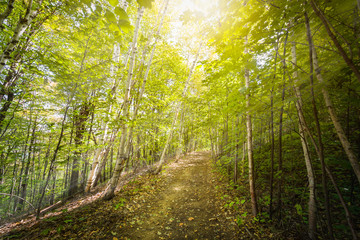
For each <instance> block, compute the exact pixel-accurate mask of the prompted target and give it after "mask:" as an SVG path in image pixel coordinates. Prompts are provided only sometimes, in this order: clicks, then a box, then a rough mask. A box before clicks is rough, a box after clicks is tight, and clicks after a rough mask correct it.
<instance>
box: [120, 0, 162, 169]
mask: <svg viewBox="0 0 360 240" xmlns="http://www.w3.org/2000/svg"><path fill="white" fill-rule="evenodd" d="M168 4H169V0H166V2H165V8H164V11H163V13H162V18H161V21H160V24H159V27H158V30H157V32H156V36H159V35H160V31H161V28H162V25H163V22H164V18H165V15H166V11H167V7H168ZM158 39H159V38H158V37H156V38H155V42H154V45H153V48H152V51H151V55H150V59H149V61H148V63H147V68H146V72H145V76H144V79H143V83H142V86H141V89H140V93H139V96H138V99H137V103H136V105H135V107H134V112H133V114H132V121H136V118H137V114H138V111H139V108H140V103H141V99H142V97H143V95H144V92H145V86H146V82H147V79H148V76H149V72H150V68H151V63H152V61H153V58H154V53H155V49H156V44H157V41H158ZM146 48H147V47H146ZM145 54H146V52H144V53H143V55H145ZM133 130H134V126H133V125H131V126H130V128H129V137H128V140H127V144H126V145H127V146H128V147H127V149H126V156H127V157H126V158H127V164H128V161H129V154H130V148H131V140H132V135H133Z"/></svg>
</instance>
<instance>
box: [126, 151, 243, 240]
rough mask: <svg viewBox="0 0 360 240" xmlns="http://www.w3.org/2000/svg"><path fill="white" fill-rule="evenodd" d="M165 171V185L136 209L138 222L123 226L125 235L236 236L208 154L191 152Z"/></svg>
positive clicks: (138, 236) (151, 237) (182, 237)
mask: <svg viewBox="0 0 360 240" xmlns="http://www.w3.org/2000/svg"><path fill="white" fill-rule="evenodd" d="M164 174H165V175H166V183H165V188H164V189H163V190H162V191H161V192H160V193H159V195H158V196H157V197H155V198H154V199H153V200H152V201H151V202H149V203H148V204H144V205H143V206H142V207H141V208H140V209H139V210H138V211H137V213H141V215H137V216H138V219H139V220H138V221H137V222H138V223H140V224H136V226H133V227H132V229H126V231H125V232H124V236H125V237H128V238H130V239H145V240H147V239H149V240H150V239H186V238H188V239H236V226H235V222H234V220H233V218H232V217H230V216H224V214H225V213H224V212H223V211H221V209H220V207H221V206H219V204H220V203H219V202H218V200H217V199H218V197H217V196H216V189H215V186H214V184H213V182H214V181H215V180H214V179H213V176H212V173H211V167H210V156H209V155H208V154H207V153H205V152H201V153H194V154H192V155H189V156H188V157H186V158H183V159H182V160H180V161H179V162H177V163H172V164H170V165H168V167H167V169H166V171H165V173H164ZM135 215H136V214H135Z"/></svg>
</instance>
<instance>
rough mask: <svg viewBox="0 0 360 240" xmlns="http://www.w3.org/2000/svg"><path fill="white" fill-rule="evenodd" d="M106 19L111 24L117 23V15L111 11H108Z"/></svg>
mask: <svg viewBox="0 0 360 240" xmlns="http://www.w3.org/2000/svg"><path fill="white" fill-rule="evenodd" d="M105 18H106V19H107V20H108V21H109V22H116V17H115V15H114V14H113V13H112V12H110V11H109V10H106V13H105Z"/></svg>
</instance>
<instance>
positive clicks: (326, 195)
mask: <svg viewBox="0 0 360 240" xmlns="http://www.w3.org/2000/svg"><path fill="white" fill-rule="evenodd" d="M304 16H305V24H306V25H307V29H309V30H310V23H309V18H308V15H307V12H305V14H304ZM309 34H311V32H310V31H307V39H308V42H312V40H311V35H309ZM293 49H294V50H293V51H294V52H295V51H296V46H295V43H293ZM312 51H313V49H312V48H311V46H310V47H309V55H310V84H311V96H312V99H311V101H312V106H313V114H314V119H315V123H316V132H317V136H318V149H319V151H318V157H319V159H320V163H321V172H322V175H321V182H322V188H323V192H324V198H325V213H326V225H327V228H328V233H329V235H328V236H329V238H330V239H334V233H333V228H332V223H331V222H332V221H331V214H330V199H329V193H328V187H327V180H326V170H325V167H326V166H325V157H324V146H323V143H322V137H321V135H322V134H321V127H320V120H319V116H318V110H317V107H316V101H315V93H314V86H313V83H314V81H313V78H314V77H313V73H314V68H313V59H312V56H313V52H312ZM294 54H295V56H296V52H295V53H294ZM295 77H296V78H295V79H298V76H295ZM296 90H297V93H296V94H297V95H298V96H300V100H301V95H300V89H299V88H297V89H296ZM300 107H301V111H302V106H300ZM304 122H305V121H304ZM304 126H305V125H304ZM305 127H306V126H305ZM306 129H308V128H307V127H306ZM308 131H309V129H308ZM309 134H310V133H309Z"/></svg>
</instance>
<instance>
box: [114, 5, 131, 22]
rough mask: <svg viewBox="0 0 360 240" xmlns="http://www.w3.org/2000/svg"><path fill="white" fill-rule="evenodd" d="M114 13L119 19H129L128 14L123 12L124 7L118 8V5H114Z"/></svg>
mask: <svg viewBox="0 0 360 240" xmlns="http://www.w3.org/2000/svg"><path fill="white" fill-rule="evenodd" d="M114 12H115V14H116V15H118V16H119V18H120V19H124V20H127V21H129V16H128V15H127V13H126V12H125V10H124V9H122V8H120V7H116V8H115V10H114Z"/></svg>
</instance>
